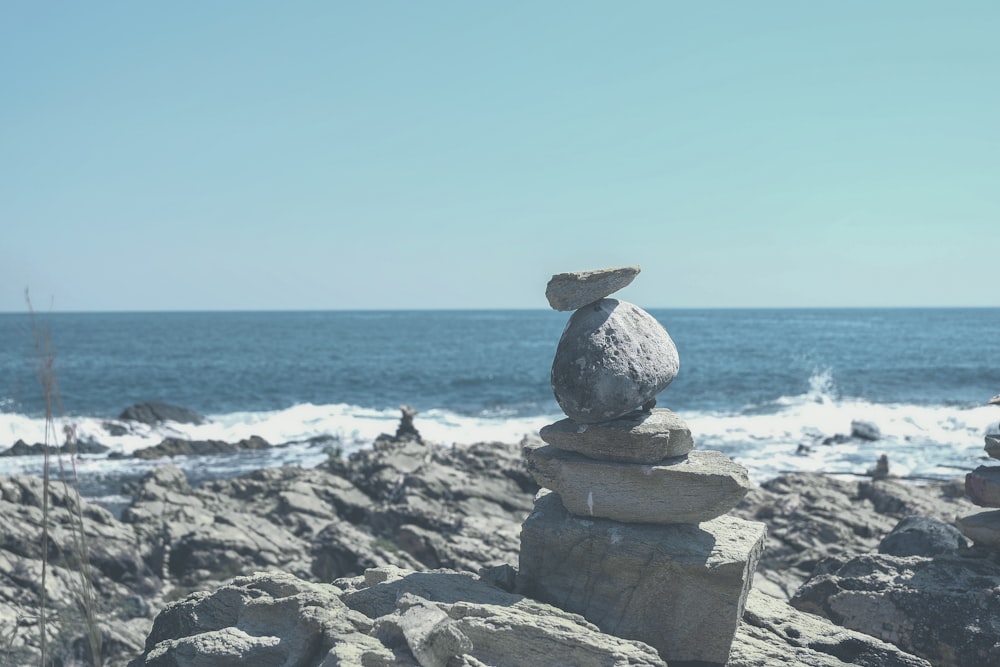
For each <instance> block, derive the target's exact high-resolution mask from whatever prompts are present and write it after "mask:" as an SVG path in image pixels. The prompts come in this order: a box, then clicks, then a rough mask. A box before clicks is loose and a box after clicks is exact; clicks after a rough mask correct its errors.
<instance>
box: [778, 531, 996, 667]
mask: <svg viewBox="0 0 1000 667" xmlns="http://www.w3.org/2000/svg"><path fill="white" fill-rule="evenodd" d="M791 604H792V605H793V606H794V607H796V608H798V609H801V610H803V611H806V612H809V613H814V614H819V615H822V616H825V617H826V618H828V619H830V620H831V621H833V622H834V623H836V624H837V625H841V626H844V627H846V628H850V629H852V630H857V631H859V632H864V633H867V634H870V635H872V636H873V637H878V638H879V639H882V640H884V641H887V642H890V643H892V644H895V645H896V646H898V647H900V648H901V649H903V650H904V651H906V652H908V653H912V654H914V655H918V656H920V657H922V658H925V659H926V660H929V661H930V662H931V663H932V664H934V665H940V666H942V667H982V666H983V665H998V664H1000V564H998V563H997V562H995V560H994V559H993V558H990V557H988V556H986V555H985V553H984V552H980V551H978V550H975V551H972V552H970V553H967V554H962V555H940V556H935V557H933V558H927V557H920V556H910V557H906V558H901V557H896V556H888V555H884V554H865V555H861V556H857V557H855V558H852V559H850V560H848V561H846V562H845V563H843V564H842V565H840V566H839V567H836V568H834V569H832V570H831V571H828V572H823V573H820V574H816V575H814V576H813V577H812V578H810V579H809V580H808V581H806V583H805V584H804V585H803V586H802V587H801V588H800V589H799V590H798V592H797V593H796V594H795V596H794V597H793V598H792V600H791Z"/></svg>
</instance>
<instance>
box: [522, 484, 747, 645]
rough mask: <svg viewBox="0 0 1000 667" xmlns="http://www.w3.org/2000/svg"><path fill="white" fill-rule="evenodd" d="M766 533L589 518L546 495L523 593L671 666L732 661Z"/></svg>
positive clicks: (534, 526) (534, 522) (525, 559)
mask: <svg viewBox="0 0 1000 667" xmlns="http://www.w3.org/2000/svg"><path fill="white" fill-rule="evenodd" d="M764 536H765V528H764V525H763V524H760V523H752V522H749V521H743V520H741V519H737V518H735V517H729V516H721V517H719V518H717V519H713V520H712V521H706V522H704V523H702V524H700V525H697V526H696V525H690V524H678V525H669V526H657V525H650V524H623V523H619V522H617V521H611V520H608V519H582V518H579V517H576V516H573V515H572V514H570V513H569V512H567V511H566V509H565V508H564V507H563V505H562V503H561V502H560V501H559V496H557V495H556V494H554V493H544V492H543V493H541V494H539V496H538V498H537V499H536V500H535V509H534V511H533V512H532V513H531V515H529V516H528V518H527V519H526V520H525V522H524V524H523V526H522V528H521V553H520V560H519V563H520V566H519V575H518V590H519V592H522V593H524V594H526V595H530V596H531V597H533V598H535V599H538V600H541V601H543V602H547V603H550V604H554V605H556V606H557V607H559V608H560V609H565V610H567V611H571V612H575V613H578V614H581V615H582V616H583V617H584V618H586V619H587V620H589V621H591V622H592V623H594V624H595V625H597V627H599V628H601V629H602V630H603V631H604V632H607V633H609V634H613V635H616V636H619V637H626V638H629V639H638V640H640V641H644V642H646V643H648V644H649V645H651V646H653V647H654V648H656V649H657V650H658V651H659V652H660V655H661V656H663V657H664V659H666V660H667V661H668V662H671V661H687V660H691V661H695V660H697V661H703V662H706V663H713V664H725V662H726V660H727V659H728V656H729V647H730V644H731V643H732V640H733V635H734V633H735V632H736V629H737V627H738V625H739V621H740V617H741V616H742V614H743V604H744V601H745V600H746V595H747V591H749V589H750V585H751V582H752V579H753V571H754V567H755V566H756V564H757V560H758V559H759V558H760V554H761V550H762V549H763V548H764Z"/></svg>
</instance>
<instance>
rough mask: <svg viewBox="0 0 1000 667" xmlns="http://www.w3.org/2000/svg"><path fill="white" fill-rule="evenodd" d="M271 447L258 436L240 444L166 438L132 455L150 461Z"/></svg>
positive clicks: (241, 441) (253, 436)
mask: <svg viewBox="0 0 1000 667" xmlns="http://www.w3.org/2000/svg"><path fill="white" fill-rule="evenodd" d="M270 447H271V443H269V442H268V441H267V440H265V439H264V438H261V437H260V436H256V435H252V436H250V437H249V438H246V439H244V440H240V441H239V442H224V441H222V440H184V439H183V438H164V439H163V440H162V441H161V442H160V444H158V445H153V446H152V447H143V448H141V449H137V450H136V451H135V452H133V453H132V457H133V458H137V459H143V460H147V461H149V460H153V459H159V458H163V457H166V456H211V455H217V454H232V453H234V452H239V451H243V450H246V449H268V448H270Z"/></svg>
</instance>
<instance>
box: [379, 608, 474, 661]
mask: <svg viewBox="0 0 1000 667" xmlns="http://www.w3.org/2000/svg"><path fill="white" fill-rule="evenodd" d="M372 634H373V635H374V636H375V637H377V638H378V639H380V640H381V641H382V643H383V644H386V645H387V646H390V647H392V646H395V645H399V644H401V643H403V642H405V643H406V645H407V647H409V649H410V653H412V654H413V656H414V657H415V658H416V659H417V662H419V663H420V667H445V665H447V664H448V661H449V660H451V659H452V658H455V657H457V656H460V655H463V654H465V653H471V652H472V648H473V647H472V642H471V641H469V638H468V637H466V636H465V633H463V632H462V630H461V628H460V627H459V625H458V623H456V622H455V621H453V620H451V619H450V618H449V617H448V614H446V613H444V612H443V611H441V610H440V609H438V608H437V607H436V606H434V605H433V604H431V603H430V602H428V601H427V600H425V599H423V598H421V597H418V596H416V595H413V594H411V593H404V594H403V595H401V596H400V598H399V600H397V601H396V612H394V613H393V614H390V615H388V616H383V617H381V618H379V619H378V620H377V621H375V626H374V630H373V632H372Z"/></svg>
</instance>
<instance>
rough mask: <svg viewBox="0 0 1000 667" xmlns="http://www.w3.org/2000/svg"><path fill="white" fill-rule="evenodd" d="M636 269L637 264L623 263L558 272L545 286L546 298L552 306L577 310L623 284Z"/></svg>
mask: <svg viewBox="0 0 1000 667" xmlns="http://www.w3.org/2000/svg"><path fill="white" fill-rule="evenodd" d="M639 270H640V269H639V267H638V266H626V267H622V268H616V269H598V270H596V271H573V272H569V273H557V274H556V275H554V276H552V278H551V279H550V280H549V284H548V285H546V286H545V298H546V299H547V300H548V302H549V305H550V306H551V307H552V308H553V309H555V310H563V311H565V310H576V309H577V308H581V307H583V306H586V305H587V304H590V303H593V302H595V301H599V300H601V299H603V298H604V297H606V296H608V295H609V294H614V293H615V292H617V291H618V290H620V289H622V288H623V287H626V286H627V285H628V284H629V283H631V282H632V281H633V280H634V279H635V277H636V276H637V275H639Z"/></svg>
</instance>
